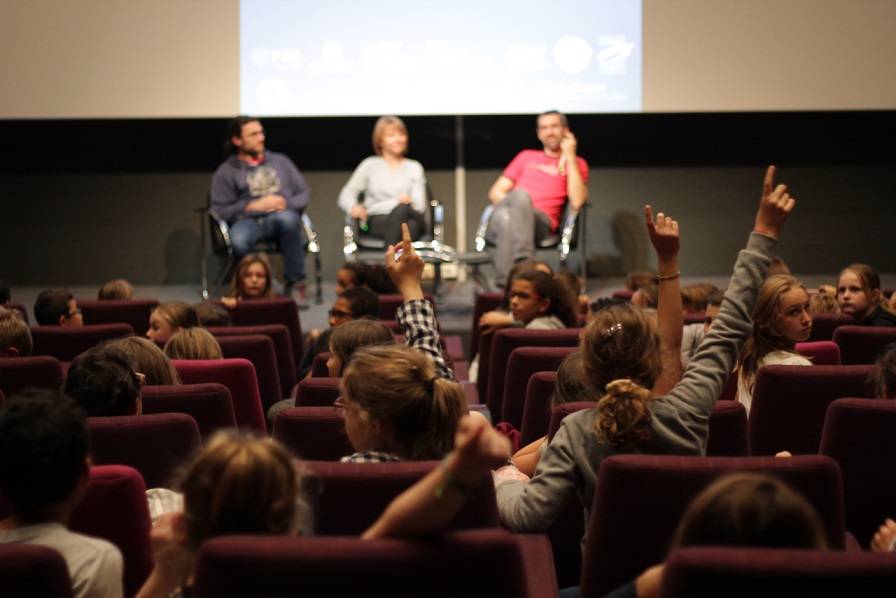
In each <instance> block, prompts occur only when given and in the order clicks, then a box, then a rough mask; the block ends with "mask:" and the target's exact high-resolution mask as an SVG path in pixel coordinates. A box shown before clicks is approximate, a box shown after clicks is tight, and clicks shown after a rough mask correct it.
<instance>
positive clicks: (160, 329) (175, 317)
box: [146, 301, 199, 344]
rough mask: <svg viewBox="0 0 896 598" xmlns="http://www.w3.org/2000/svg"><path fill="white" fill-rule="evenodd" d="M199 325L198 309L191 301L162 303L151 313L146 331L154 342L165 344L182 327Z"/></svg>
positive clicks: (147, 335)
mask: <svg viewBox="0 0 896 598" xmlns="http://www.w3.org/2000/svg"><path fill="white" fill-rule="evenodd" d="M198 325H199V318H198V317H197V316H196V310H194V309H193V306H192V305H190V304H189V303H184V302H183V301H169V302H167V303H160V304H159V306H158V307H156V308H155V309H154V310H152V313H151V314H149V330H147V331H146V337H147V338H148V339H149V340H151V341H153V342H154V343H159V344H163V343H165V342H167V341H168V339H169V338H171V335H172V334H174V333H175V332H177V331H179V330H180V329H182V328H192V327H193V326H198Z"/></svg>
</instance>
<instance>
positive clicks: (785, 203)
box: [753, 165, 796, 239]
mask: <svg viewBox="0 0 896 598" xmlns="http://www.w3.org/2000/svg"><path fill="white" fill-rule="evenodd" d="M795 204H796V199H794V198H793V197H791V196H790V193H788V192H787V185H778V186H775V167H774V165H772V166H769V167H768V170H766V171H765V181H764V182H763V183H762V198H761V199H760V200H759V209H758V210H757V211H756V225H755V226H754V227H753V230H754V231H756V232H757V233H761V234H763V235H766V236H769V237H772V238H775V239H777V238H778V235H779V234H780V233H781V228H783V226H784V222H785V221H786V220H787V217H788V216H789V215H790V212H791V211H792V210H793V206H794V205H795Z"/></svg>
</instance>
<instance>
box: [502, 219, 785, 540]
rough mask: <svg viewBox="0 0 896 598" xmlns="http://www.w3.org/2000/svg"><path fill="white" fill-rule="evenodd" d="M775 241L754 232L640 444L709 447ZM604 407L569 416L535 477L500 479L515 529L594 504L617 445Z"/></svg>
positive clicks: (535, 528) (700, 450) (654, 406)
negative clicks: (604, 424)
mask: <svg viewBox="0 0 896 598" xmlns="http://www.w3.org/2000/svg"><path fill="white" fill-rule="evenodd" d="M774 246H775V240H774V239H771V238H769V237H765V236H762V235H759V234H756V233H754V234H752V235H750V240H749V242H748V243H747V247H746V249H744V250H742V251H741V252H740V254H739V255H738V258H737V262H736V263H735V265H734V272H733V274H732V275H731V281H730V282H729V284H728V290H727V291H726V293H725V298H724V300H723V301H722V306H721V310H720V311H719V316H718V318H717V319H716V320H715V322H714V323H713V326H712V328H711V329H710V331H709V333H708V334H707V335H706V338H705V339H704V340H703V343H702V344H701V345H700V348H699V349H698V350H697V353H696V354H695V355H694V358H693V359H692V360H691V362H690V364H689V365H688V367H687V369H686V370H685V372H684V375H683V376H682V378H681V380H680V381H679V382H678V384H676V385H675V387H674V388H673V389H672V390H671V391H670V392H669V394H667V395H664V396H660V397H656V398H655V399H654V400H652V401H651V402H650V403H649V409H650V412H651V415H652V418H651V424H650V427H651V429H652V433H651V434H650V435H649V437H648V439H647V440H645V441H643V442H639V443H638V445H637V446H636V447H635V450H636V451H637V452H640V453H647V454H672V455H703V454H705V452H706V439H707V436H708V433H709V415H710V412H711V411H712V406H713V404H714V403H715V402H716V399H717V398H718V396H719V394H721V392H722V388H723V387H724V385H725V382H726V381H727V380H728V376H729V374H730V372H731V370H732V369H733V368H734V363H735V359H736V358H737V353H738V350H739V349H740V346H741V343H743V341H744V340H745V339H746V338H747V336H748V335H749V334H750V331H751V330H752V323H751V321H750V311H751V310H752V307H753V303H754V302H755V301H756V296H757V294H758V292H759V287H760V286H761V285H762V281H763V280H764V278H765V272H766V270H767V269H768V265H769V262H770V260H771V258H770V256H771V252H772V249H773V248H774ZM597 414H598V410H597V409H587V410H584V411H578V412H576V413H573V414H571V415H569V416H568V417H566V418H565V419H564V420H563V424H562V425H561V426H560V429H559V430H558V431H557V434H556V435H555V436H554V438H553V439H552V440H551V443H550V444H549V445H548V447H547V449H546V450H545V452H544V455H543V456H542V457H541V459H539V461H538V467H537V468H536V469H535V474H534V475H533V476H532V479H531V480H529V482H528V483H525V482H520V481H515V480H514V481H506V482H500V483H499V485H498V487H497V489H496V491H497V499H498V511H499V512H500V515H501V520H502V521H503V522H504V524H505V525H507V526H508V527H509V528H510V529H511V530H513V531H517V532H541V531H545V530H546V529H547V528H548V527H549V526H550V525H551V524H552V523H553V522H554V520H555V519H556V518H557V516H558V515H559V513H560V509H562V508H563V506H564V505H565V504H566V503H567V500H568V499H569V498H570V497H571V496H572V495H573V494H577V495H578V497H579V500H580V501H581V503H582V505H583V506H584V507H585V509H586V511H590V509H591V505H592V502H593V500H594V489H595V486H596V484H597V471H598V469H599V467H600V464H601V462H602V461H603V460H604V459H605V458H607V457H609V456H611V455H613V454H615V452H616V451H615V450H614V449H613V448H612V447H610V446H608V445H606V444H603V443H602V442H600V441H599V440H598V438H597V435H596V433H595V431H594V422H595V419H596V417H597Z"/></svg>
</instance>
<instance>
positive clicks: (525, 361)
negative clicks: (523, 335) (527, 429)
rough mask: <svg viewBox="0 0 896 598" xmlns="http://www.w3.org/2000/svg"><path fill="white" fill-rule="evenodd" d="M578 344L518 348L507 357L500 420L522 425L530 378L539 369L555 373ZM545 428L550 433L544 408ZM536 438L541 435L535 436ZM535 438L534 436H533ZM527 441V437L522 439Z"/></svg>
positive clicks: (519, 426) (547, 412)
mask: <svg viewBox="0 0 896 598" xmlns="http://www.w3.org/2000/svg"><path fill="white" fill-rule="evenodd" d="M576 350H577V347H519V348H517V349H514V350H513V351H512V352H511V353H510V356H509V358H508V359H507V367H506V371H505V372H504V392H503V395H502V399H501V421H505V422H508V423H510V424H512V425H513V426H514V427H515V428H516V429H518V430H521V429H522V427H523V412H524V410H525V403H526V393H527V388H528V386H529V379H530V378H531V377H532V375H533V374H535V373H536V372H556V371H557V368H558V367H560V363H561V362H562V361H563V360H564V359H565V358H566V356H567V355H569V354H570V353H573V352H574V351H576ZM541 413H542V415H543V419H544V425H543V429H544V431H545V432H547V429H548V423H547V422H548V418H549V417H550V411H549V409H544V410H542V411H541ZM536 438H538V437H537V436H536ZM533 440H534V439H533ZM522 442H523V443H525V440H523V441H522Z"/></svg>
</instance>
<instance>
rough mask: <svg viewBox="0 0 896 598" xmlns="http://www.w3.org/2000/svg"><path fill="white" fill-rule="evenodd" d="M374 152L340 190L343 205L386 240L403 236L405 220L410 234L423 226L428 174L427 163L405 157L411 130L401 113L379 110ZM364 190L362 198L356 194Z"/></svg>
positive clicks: (392, 241)
mask: <svg viewBox="0 0 896 598" xmlns="http://www.w3.org/2000/svg"><path fill="white" fill-rule="evenodd" d="M373 150H374V152H375V153H376V155H375V156H371V157H369V158H365V159H364V160H363V161H362V162H361V164H359V165H358V167H357V168H356V169H355V172H354V173H352V176H351V178H350V179H349V180H348V183H346V184H345V187H343V188H342V192H341V193H340V194H339V207H340V208H342V210H343V211H344V212H345V213H346V214H348V215H350V216H351V217H352V218H357V219H359V220H360V221H361V228H362V230H364V228H365V227H366V230H367V232H368V233H369V234H371V235H373V236H376V237H380V238H382V239H384V240H385V241H386V243H387V244H388V245H394V244H395V243H398V242H399V241H400V240H401V228H400V226H401V223H402V222H406V223H407V224H408V228H409V229H410V231H411V238H412V239H417V238H419V236H420V233H421V232H422V229H423V224H424V218H423V214H424V212H425V211H426V176H425V175H424V173H423V166H421V165H420V162H417V161H416V160H410V159H408V158H406V157H405V154H406V153H407V151H408V130H407V127H405V125H404V122H402V120H401V119H400V118H398V117H397V116H381V117H380V118H379V119H378V120H377V121H376V125H374V127H373ZM362 193H363V194H364V202H363V203H358V197H359V196H360V195H361V194H362Z"/></svg>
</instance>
